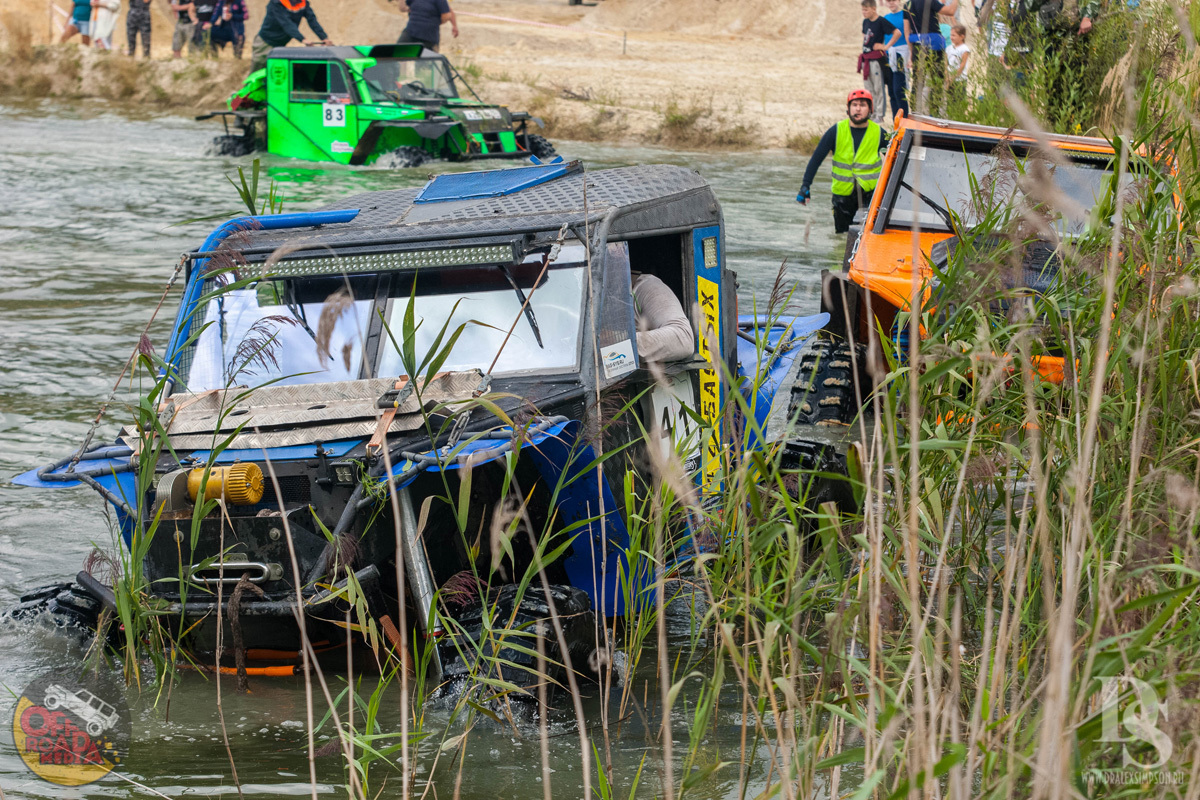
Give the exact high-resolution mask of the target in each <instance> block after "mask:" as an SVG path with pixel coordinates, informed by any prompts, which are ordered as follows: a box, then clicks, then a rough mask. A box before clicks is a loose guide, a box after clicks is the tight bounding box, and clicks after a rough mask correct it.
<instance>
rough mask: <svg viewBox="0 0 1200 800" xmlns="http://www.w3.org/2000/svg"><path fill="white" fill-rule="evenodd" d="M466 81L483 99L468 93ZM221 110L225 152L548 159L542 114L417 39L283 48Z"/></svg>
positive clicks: (350, 158)
mask: <svg viewBox="0 0 1200 800" xmlns="http://www.w3.org/2000/svg"><path fill="white" fill-rule="evenodd" d="M460 85H461V86H463V87H465V88H466V90H467V91H468V92H469V93H470V94H471V96H472V97H473V98H474V99H465V98H463V97H460V96H459V86H460ZM218 116H219V117H222V118H223V120H224V122H225V135H224V136H218V137H217V138H216V139H215V141H214V145H215V149H216V151H217V152H218V153H220V154H224V155H245V154H247V153H250V152H253V151H254V150H259V149H266V150H267V151H268V152H270V153H274V154H275V155H280V156H288V157H290V158H303V159H306V160H308V161H334V162H336V163H338V164H354V165H358V164H376V163H378V164H381V165H387V166H392V167H416V166H420V165H421V164H424V163H425V162H426V161H430V160H432V159H437V158H445V159H451V160H456V161H458V160H466V159H474V158H520V157H524V156H529V155H534V156H537V157H538V158H540V159H545V158H548V157H550V156H553V155H554V147H553V145H551V144H550V142H548V141H547V140H546V139H545V138H544V137H542V136H538V135H536V134H532V133H530V132H529V123H530V122H531V121H532V122H534V123H535V124H537V125H538V127H541V125H542V122H541V120H539V119H537V118H536V117H531V116H530V115H529V114H527V113H525V112H521V111H509V110H508V109H507V108H505V107H504V106H497V105H489V104H487V103H484V102H483V101H481V100H480V99H479V97H478V95H476V94H475V92H474V90H472V89H471V87H470V86H468V85H467V83H466V81H464V80H463V78H462V76H461V75H460V74H459V73H458V71H457V70H455V69H454V67H453V66H452V65H451V64H450V62H449V61H448V60H447V59H446V58H445V57H444V56H441V55H438V54H437V53H436V52H434V51H432V50H429V49H426V48H424V47H422V46H421V45H415V44H385V45H373V46H358V47H276V48H275V49H274V50H272V51H271V54H270V56H269V58H268V59H267V67H266V69H261V70H258V71H256V72H252V73H250V75H249V76H248V77H247V78H246V82H245V84H243V85H242V87H241V88H240V89H239V90H238V91H237V92H235V93H234V94H233V95H232V96H231V97H230V98H229V108H228V109H227V110H223V111H213V112H210V113H208V114H202V115H200V116H199V117H197V119H211V118H213V117H218Z"/></svg>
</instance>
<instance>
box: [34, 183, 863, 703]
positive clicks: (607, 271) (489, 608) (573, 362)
mask: <svg viewBox="0 0 1200 800" xmlns="http://www.w3.org/2000/svg"><path fill="white" fill-rule="evenodd" d="M186 259H187V281H186V289H185V290H184V293H183V299H182V302H181V304H180V307H179V311H178V313H177V315H176V318H175V323H174V332H173V334H172V336H171V339H170V343H169V345H168V346H167V348H166V352H165V355H164V359H163V360H164V362H165V363H164V365H163V367H162V368H163V376H162V380H161V381H160V385H159V390H158V392H159V394H158V395H157V396H155V397H154V398H153V405H151V406H149V407H150V408H156V409H157V420H158V425H157V426H144V427H156V429H158V430H160V431H161V432H160V434H159V435H158V436H157V437H148V436H147V432H146V430H142V431H139V430H136V429H135V428H133V427H130V428H127V429H125V430H124V431H122V433H121V435H120V437H119V439H118V440H117V441H116V442H114V443H112V444H109V445H106V446H103V447H99V448H96V449H92V450H89V451H87V452H84V453H82V455H81V456H80V455H79V454H76V456H78V458H77V459H76V458H68V459H65V460H63V461H61V462H59V463H58V464H56V465H53V466H50V467H46V468H43V469H41V470H35V471H33V472H30V473H27V474H25V475H22V476H20V477H19V478H18V482H20V483H23V484H26V485H30V486H44V487H65V486H70V485H74V484H76V483H77V482H79V481H83V482H85V483H88V484H89V485H91V486H93V487H94V488H96V489H98V490H100V491H101V493H102V494H103V495H104V497H105V498H106V499H107V500H108V501H109V502H110V503H112V504H113V505H114V506H115V507H116V511H117V516H118V518H119V520H120V523H121V525H122V526H123V534H124V537H125V539H126V541H127V543H128V542H132V541H136V542H137V543H138V544H137V547H138V548H139V550H138V552H143V551H144V561H143V569H144V573H145V576H146V579H147V581H148V584H147V587H148V588H147V590H146V594H147V596H148V598H149V600H148V602H150V603H152V604H154V605H155V608H156V609H157V612H158V613H159V614H160V615H161V616H163V617H165V618H167V619H173V620H175V621H176V624H175V625H174V626H173V627H172V630H175V631H181V632H185V635H184V636H183V639H182V640H181V641H180V642H179V645H180V646H181V647H183V648H186V650H187V651H189V652H191V653H193V654H196V655H197V656H199V655H201V654H206V653H207V654H209V655H208V658H211V654H212V653H213V652H215V649H216V637H217V627H218V625H217V620H218V619H222V620H224V621H225V624H226V625H228V624H229V622H230V619H231V617H236V621H237V624H238V628H239V630H238V636H237V638H236V641H237V642H239V643H244V645H243V646H244V650H245V653H243V654H241V655H242V656H244V657H245V658H246V663H250V664H253V663H255V662H256V659H257V663H265V664H267V665H273V666H280V665H283V666H286V665H287V664H290V663H298V659H299V655H298V651H299V650H300V647H301V639H300V631H299V628H298V625H297V618H298V617H299V616H303V618H304V620H305V623H306V629H307V635H308V637H309V639H310V640H311V641H313V642H324V643H325V644H324V645H323V646H324V647H326V648H329V647H336V646H339V645H344V644H346V643H347V641H348V640H350V641H359V640H361V639H363V638H370V637H369V635H368V634H369V633H370V632H371V631H372V630H373V625H376V624H377V625H378V629H379V630H381V631H383V632H384V633H388V635H389V636H390V637H391V638H393V639H397V637H398V639H399V640H404V639H407V641H408V642H411V648H412V650H413V651H414V655H415V656H417V658H418V663H426V664H428V670H429V671H430V672H431V673H432V674H433V675H435V676H437V675H445V676H452V675H453V674H456V673H462V672H465V671H467V670H469V669H471V667H472V657H473V656H472V655H471V654H472V653H476V652H478V648H474V647H473V645H476V644H478V642H479V640H480V639H481V638H482V637H483V636H485V632H486V629H489V626H492V627H494V626H497V625H502V626H510V627H520V626H521V625H529V624H532V625H533V628H534V629H537V630H540V631H541V634H542V635H546V638H547V640H548V647H549V651H548V653H547V657H548V659H549V661H550V663H551V664H558V665H563V664H574V665H575V666H576V668H579V667H580V666H581V665H583V664H585V663H587V661H588V657H589V656H590V655H591V653H592V650H593V649H594V647H595V646H596V642H597V633H596V625H597V622H598V621H601V620H602V619H603V618H613V617H615V616H618V615H620V614H622V612H623V611H624V609H625V608H626V606H627V604H628V603H637V602H642V601H643V599H644V598H645V597H646V594H647V592H648V590H647V589H646V586H647V584H648V583H649V578H648V576H647V575H646V574H645V571H644V570H643V569H640V568H638V567H637V566H634V562H635V560H637V559H635V558H632V557H631V555H630V541H629V533H628V531H629V528H628V527H627V525H628V523H629V522H630V521H629V520H628V519H627V517H626V514H627V506H626V502H625V498H626V497H627V496H629V493H631V492H632V493H635V494H636V493H638V492H643V491H645V490H647V489H646V487H649V486H651V485H653V483H654V474H653V473H654V469H653V467H652V465H653V464H654V463H656V462H658V463H661V462H662V460H663V459H664V458H675V457H677V458H678V461H677V462H674V463H677V464H679V465H681V466H682V467H684V468H685V470H686V472H682V473H681V474H689V473H690V475H691V476H692V477H691V478H688V480H694V482H695V489H696V492H697V494H698V495H699V497H700V498H701V502H703V498H705V497H710V496H713V495H715V494H716V493H717V492H719V490H720V485H721V481H722V477H723V475H724V474H725V473H726V470H727V469H728V468H729V466H730V464H731V463H733V462H734V461H735V460H737V459H740V458H742V457H743V454H744V453H746V452H747V451H748V450H751V449H754V448H759V447H763V446H765V444H766V443H765V442H764V440H763V436H762V435H761V431H763V430H765V427H766V421H767V417H768V414H769V412H770V408H771V404H772V401H773V399H774V395H775V393H776V390H777V389H778V388H779V387H780V385H781V384H782V383H784V381H785V376H787V375H788V374H789V370H790V369H791V367H792V364H793V361H794V360H795V358H796V357H797V355H798V354H799V353H800V352H801V351H802V349H803V345H804V343H805V342H806V341H808V340H809V339H810V338H811V336H812V334H813V333H814V332H815V331H816V330H818V329H819V328H821V327H822V326H823V325H824V324H825V323H826V322H827V320H828V317H827V315H824V314H822V315H817V316H815V317H805V318H795V317H788V318H776V319H756V318H753V317H747V316H739V315H738V308H737V299H736V288H737V283H736V276H735V274H734V272H732V271H731V270H730V269H729V266H728V264H727V263H726V260H725V236H724V226H723V220H722V214H721V207H720V204H719V203H718V202H717V199H716V197H715V195H714V194H713V191H712V189H711V187H710V186H709V185H708V183H707V182H706V181H705V180H704V179H703V178H702V177H701V176H700V175H699V174H697V173H696V172H694V171H693V170H690V169H685V168H681V167H675V166H638V167H628V168H622V169H609V170H603V171H597V172H587V173H585V171H584V170H583V168H582V166H581V165H580V164H579V163H577V162H573V163H562V162H560V163H556V164H547V165H534V166H526V167H520V168H514V169H507V170H497V171H491V172H476V173H459V174H448V175H438V176H436V177H435V178H433V179H432V180H430V181H429V182H428V183H427V184H426V185H425V186H424V187H423V188H419V189H400V190H394V191H383V192H373V193H370V194H363V195H358V196H354V197H350V198H347V199H345V200H342V201H339V202H338V203H337V204H335V205H334V206H332V207H329V208H326V209H323V210H318V211H313V212H309V213H297V214H281V215H277V216H263V217H245V218H241V219H235V220H232V221H229V222H226V223H225V224H223V225H221V226H220V227H219V228H217V229H216V230H215V231H213V232H212V234H210V235H209V237H208V238H207V239H206V240H205V241H204V243H203V244H202V245H201V246H200V247H199V248H198V249H197V250H196V251H194V252H192V253H189V254H188V255H187V257H186ZM639 274H641V275H647V274H648V275H653V276H655V277H657V278H658V279H659V280H661V281H662V282H663V284H665V285H666V286H667V287H669V289H670V290H671V292H672V293H673V294H674V295H675V297H676V298H677V299H678V301H679V304H680V306H681V307H682V309H685V310H686V313H687V315H688V317H689V319H690V323H691V326H692V328H693V332H694V348H693V352H692V353H691V354H690V355H689V356H688V357H686V358H682V359H680V360H677V361H674V362H670V363H657V364H649V363H647V362H645V361H644V360H643V359H642V358H641V357H640V356H639V352H638V315H637V309H635V303H634V300H633V292H632V290H631V281H633V280H634V278H635V277H636V276H637V275H639ZM801 371H803V370H801ZM789 388H790V387H789ZM737 394H740V395H741V396H742V397H744V398H746V405H745V407H746V408H748V409H749V412H750V413H749V414H745V413H744V412H742V411H739V410H738V407H739V406H741V405H742V404H741V403H735V402H733V398H734V397H735V396H736V395H737ZM784 394H785V395H786V394H787V392H786V391H785V393H784ZM787 448H788V452H789V458H791V459H792V460H793V462H794V464H795V466H797V467H799V466H808V467H809V468H815V469H829V468H830V467H829V465H828V463H827V462H828V461H829V460H831V459H834V458H836V456H834V455H833V454H832V453H831V452H830V451H829V450H828V449H827V448H825V447H823V446H821V445H810V444H805V443H802V442H792V443H788V444H787ZM147 471H152V473H153V474H152V475H148V474H146V473H147ZM821 491H825V492H828V493H831V494H830V495H829V496H834V495H837V493H838V492H839V491H840V490H839V488H838V487H837V486H836V485H831V486H829V487H825V488H823V489H821ZM205 498H216V499H220V500H221V502H220V503H219V504H216V503H211V502H209V503H207V504H205ZM825 499H828V497H826V498H825ZM835 499H836V498H835ZM673 533H674V534H675V535H677V536H678V537H679V538H678V539H677V540H676V541H684V540H686V537H687V536H688V521H687V520H681V521H678V527H676V528H675V529H674V530H673ZM710 533H711V532H710ZM147 537H152V539H149V540H148V539H147ZM687 552H692V549H691V547H688V548H687ZM641 563H644V561H642V562H641ZM112 594H113V593H112V589H111V587H108V586H105V585H102V584H100V583H99V582H98V581H97V580H95V579H94V578H92V577H91V576H89V575H87V574H85V573H81V574H80V576H79V577H78V579H77V582H76V583H75V584H71V585H64V586H60V587H53V588H50V589H47V590H44V591H43V592H41V593H39V594H33V595H30V596H29V597H28V598H27V600H26V605H25V610H27V611H30V610H33V609H38V608H46V607H49V608H50V609H51V610H52V611H54V612H55V613H56V614H59V615H60V616H67V617H72V618H74V619H77V620H80V621H82V622H84V623H85V624H91V623H92V622H94V615H95V612H96V611H97V610H98V609H99V607H100V606H101V605H103V604H112V603H113V597H112ZM234 594H236V595H237V601H238V602H237V608H236V609H233V610H231V609H230V608H229V607H228V606H229V605H230V598H231V595H234ZM219 598H220V599H219ZM218 612H220V613H219V614H218ZM552 613H557V615H558V616H559V617H560V620H561V621H562V635H561V637H557V636H554V635H547V634H546V631H547V628H546V627H545V626H544V625H543V626H541V627H538V623H540V621H541V620H544V619H545V618H546V617H547V616H549V615H550V614H552ZM89 615H91V616H89ZM401 620H407V623H406V624H405V625H401V624H400V621H401ZM348 623H349V624H348ZM399 628H406V630H399V632H398V634H397V633H396V631H397V629H399ZM389 632H390V633H389ZM602 638H603V637H601V640H602ZM225 641H226V643H227V644H226V647H227V648H228V646H229V645H228V643H229V642H231V641H234V639H231V638H229V635H228V633H227V636H226V639H225ZM564 648H565V651H566V652H564ZM532 653H533V650H532V645H526V646H524V647H514V648H513V649H512V650H511V652H508V653H507V655H506V658H507V660H508V661H509V662H510V663H526V664H528V663H529V662H530V660H531V659H532V658H533V655H532ZM235 655H237V654H235ZM239 657H241V656H239ZM338 658H339V660H340V663H342V664H344V663H345V657H344V656H339V657H338ZM210 663H211V662H210ZM506 679H507V680H515V681H517V682H520V678H519V677H514V676H512V675H509V676H507V678H506Z"/></svg>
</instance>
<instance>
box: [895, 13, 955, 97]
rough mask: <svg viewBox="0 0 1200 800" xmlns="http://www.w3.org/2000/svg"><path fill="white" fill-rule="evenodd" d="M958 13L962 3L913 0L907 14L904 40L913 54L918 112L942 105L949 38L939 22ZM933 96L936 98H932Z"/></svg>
mask: <svg viewBox="0 0 1200 800" xmlns="http://www.w3.org/2000/svg"><path fill="white" fill-rule="evenodd" d="M955 11H958V0H950V2H948V3H942V2H939V0H909V5H908V9H907V10H906V11H905V12H904V38H905V39H906V40H907V41H908V46H909V51H910V52H911V54H912V74H913V97H915V98H916V100H915V102H914V105H916V107H917V111H921V112H925V111H928V109H930V108H937V107H938V106H940V105H941V103H940V102H938V101H939V100H940V95H941V93H942V87H943V85H944V84H945V82H946V39H945V37H944V36H942V31H941V27H940V25H939V23H938V16H939V15H946V16H951V15H953V14H954V12H955ZM931 95H932V96H931Z"/></svg>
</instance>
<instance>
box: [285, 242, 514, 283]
mask: <svg viewBox="0 0 1200 800" xmlns="http://www.w3.org/2000/svg"><path fill="white" fill-rule="evenodd" d="M513 255H514V254H513V246H512V245H511V244H486V245H477V246H475V247H449V248H443V249H440V250H405V251H402V252H398V253H372V254H370V255H353V256H326V257H322V258H297V259H293V260H288V261H279V262H277V263H275V264H273V265H272V266H271V269H270V274H271V276H272V277H280V278H290V277H299V276H303V275H343V274H348V273H356V272H384V271H392V270H412V269H421V268H422V267H465V266H469V265H471V264H511V263H513Z"/></svg>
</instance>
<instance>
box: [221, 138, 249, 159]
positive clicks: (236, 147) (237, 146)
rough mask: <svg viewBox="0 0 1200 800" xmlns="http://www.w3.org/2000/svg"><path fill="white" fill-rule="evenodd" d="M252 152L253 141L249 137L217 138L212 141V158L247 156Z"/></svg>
mask: <svg viewBox="0 0 1200 800" xmlns="http://www.w3.org/2000/svg"><path fill="white" fill-rule="evenodd" d="M253 152H254V140H253V139H252V138H250V137H249V136H218V137H216V138H215V139H213V143H212V153H213V155H214V156H234V157H237V156H248V155H250V154H251V153H253Z"/></svg>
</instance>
